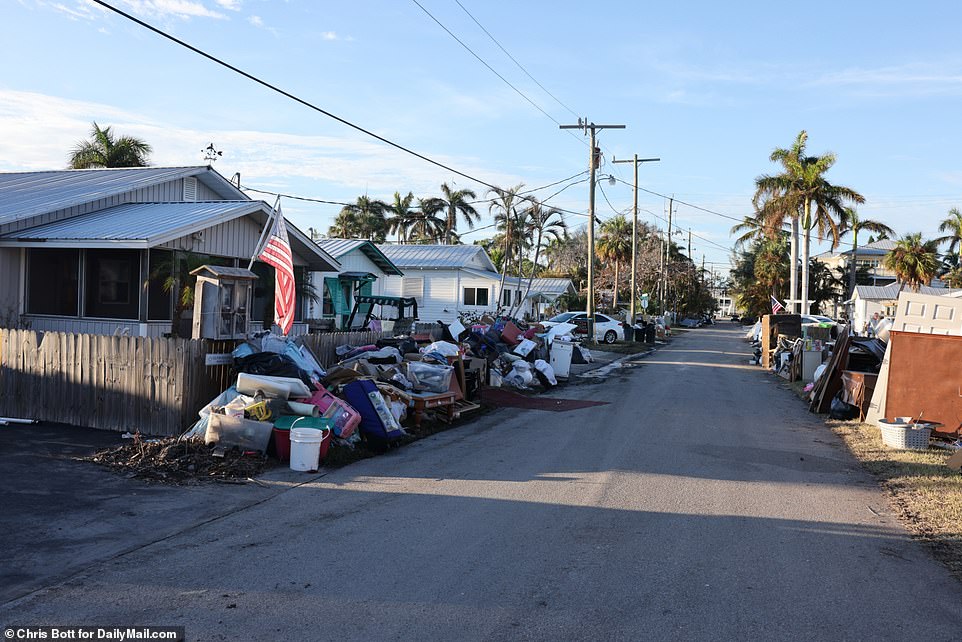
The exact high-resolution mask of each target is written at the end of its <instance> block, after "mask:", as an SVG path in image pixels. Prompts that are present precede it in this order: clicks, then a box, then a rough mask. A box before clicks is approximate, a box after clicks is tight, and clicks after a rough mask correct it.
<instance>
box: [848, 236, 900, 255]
mask: <svg viewBox="0 0 962 642" xmlns="http://www.w3.org/2000/svg"><path fill="white" fill-rule="evenodd" d="M894 249H895V241H893V240H891V239H882V240H881V241H873V242H871V243H866V244H865V245H859V246H858V250H857V251H856V254H857V255H858V256H884V255H886V254H888V253H889V252H891V251H892V250H894ZM851 253H852V248H849V249H847V250H844V251H842V252H839V254H842V255H847V254H851Z"/></svg>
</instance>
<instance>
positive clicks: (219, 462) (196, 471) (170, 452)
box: [89, 435, 267, 484]
mask: <svg viewBox="0 0 962 642" xmlns="http://www.w3.org/2000/svg"><path fill="white" fill-rule="evenodd" d="M89 460H90V461H92V462H94V463H97V464H100V465H101V466H106V467H108V468H111V469H113V470H115V471H118V472H126V473H128V476H129V477H135V478H138V479H146V480H150V481H159V482H165V483H168V484H185V483H192V482H197V481H204V480H209V481H219V480H236V479H250V478H253V477H255V476H256V475H258V474H260V473H261V472H262V471H263V470H264V468H265V467H266V466H267V457H265V456H264V455H262V454H260V453H243V452H240V451H238V450H237V449H232V450H228V451H226V452H224V453H223V457H220V456H215V455H214V446H213V445H211V446H208V445H207V444H204V443H203V442H202V441H192V440H183V441H180V440H178V439H177V437H170V438H167V439H151V440H142V439H140V436H139V435H135V436H134V440H133V441H132V442H131V443H129V444H124V445H122V446H114V447H112V448H105V449H103V450H99V451H97V452H96V453H95V454H94V455H93V456H91V457H90V458H89Z"/></svg>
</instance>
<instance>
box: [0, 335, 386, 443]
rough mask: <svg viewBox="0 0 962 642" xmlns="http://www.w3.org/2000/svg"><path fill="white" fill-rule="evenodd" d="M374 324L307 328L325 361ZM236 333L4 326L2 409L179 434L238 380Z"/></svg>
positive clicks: (362, 338) (0, 343)
mask: <svg viewBox="0 0 962 642" xmlns="http://www.w3.org/2000/svg"><path fill="white" fill-rule="evenodd" d="M380 336H381V335H380V334H379V333H374V332H336V333H329V334H319V335H307V336H305V337H303V340H304V342H305V343H306V344H307V345H308V346H309V347H310V348H311V349H312V350H313V351H314V353H315V354H316V355H317V356H318V359H319V360H320V361H321V363H322V365H329V364H333V363H335V362H336V361H337V357H336V356H335V349H336V348H337V347H338V346H339V345H343V344H345V343H346V344H350V345H355V346H356V345H364V344H368V343H373V342H374V341H376V340H377V339H378V338H380ZM237 343H238V342H237V341H206V340H200V339H174V338H150V337H120V336H107V335H94V334H67V333H62V332H37V331H33V330H12V329H3V328H0V417H19V418H24V419H39V420H41V421H51V422H58V423H65V424H71V425H76V426H87V427H91V428H100V429H104V430H116V431H121V432H124V431H130V432H138V431H139V432H140V433H142V434H147V435H159V436H172V435H179V434H180V433H181V432H183V431H184V430H185V429H187V428H188V427H189V426H190V425H192V424H193V423H194V422H195V421H196V420H197V411H198V410H200V409H201V408H203V407H204V406H205V405H206V404H207V403H208V402H209V401H210V400H211V399H213V398H214V397H215V396H217V395H218V394H219V393H220V392H221V391H223V390H224V389H225V388H227V387H228V386H230V385H231V384H232V383H233V378H234V373H233V371H232V368H231V366H230V365H228V364H221V365H211V366H208V365H207V355H209V354H225V353H230V352H231V351H232V350H233V349H234V347H235V346H236V345H237Z"/></svg>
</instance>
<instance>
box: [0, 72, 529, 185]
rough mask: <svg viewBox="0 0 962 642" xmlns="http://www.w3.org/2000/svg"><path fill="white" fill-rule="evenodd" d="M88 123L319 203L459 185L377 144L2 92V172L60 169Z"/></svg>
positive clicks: (478, 171)
mask: <svg viewBox="0 0 962 642" xmlns="http://www.w3.org/2000/svg"><path fill="white" fill-rule="evenodd" d="M94 120H96V121H97V123H98V124H100V125H101V126H108V125H109V126H111V127H113V128H114V131H116V132H118V133H120V134H123V135H131V136H136V137H138V138H142V139H143V140H145V141H147V142H148V143H150V144H151V146H152V147H153V148H154V152H153V154H152V157H151V162H152V164H154V165H156V166H183V165H192V164H197V165H200V164H202V163H203V160H202V159H203V154H202V152H201V150H202V149H203V148H204V147H205V146H206V145H207V144H208V143H210V142H213V143H214V144H215V146H216V147H217V148H218V149H219V150H221V151H223V152H224V156H223V158H222V159H220V160H219V161H218V162H217V165H216V167H217V170H218V171H220V172H221V173H223V174H225V175H228V176H229V175H231V174H233V173H234V172H240V173H241V176H242V177H243V180H244V184H246V185H250V186H252V187H263V186H264V185H266V184H272V185H276V186H284V187H285V190H287V191H289V190H290V186H291V185H294V184H303V183H304V181H305V180H307V181H309V182H310V183H311V184H313V183H315V182H316V183H317V184H318V185H320V186H321V187H317V188H312V193H310V194H307V195H308V196H314V197H318V198H325V197H330V196H331V195H332V194H329V193H325V191H326V190H328V189H329V190H330V192H331V193H333V194H334V195H335V196H336V194H338V193H343V192H344V190H349V191H350V192H351V193H355V192H356V193H363V192H364V191H369V192H370V193H371V194H372V195H377V196H378V197H381V196H384V197H386V196H388V195H390V194H392V193H393V192H394V191H395V190H397V189H402V188H403V189H405V190H407V189H411V190H413V191H414V192H415V193H425V192H431V191H433V190H437V186H438V185H439V184H440V183H442V182H444V181H451V180H457V181H459V182H460V181H462V180H463V179H461V178H455V177H454V176H452V175H451V173H450V172H447V171H445V170H442V169H440V168H437V167H435V166H432V165H430V164H428V163H425V162H423V161H421V160H418V159H415V158H412V157H411V156H409V155H407V154H404V153H403V152H400V151H398V150H395V149H392V148H390V147H387V146H385V145H383V144H381V143H378V142H375V141H369V140H357V139H354V138H339V137H336V136H310V135H307V136H305V135H298V134H283V133H277V132H271V131H251V130H217V129H195V128H190V127H177V126H176V125H175V124H173V123H169V122H162V121H158V120H154V119H152V118H149V117H144V116H141V115H138V114H134V113H131V112H128V111H125V110H122V109H117V108H115V107H111V106H109V105H105V104H100V103H94V102H87V101H79V100H71V99H67V98H60V97H56V96H48V95H45V94H38V93H32V92H23V91H15V90H5V89H2V88H0V140H3V141H4V144H3V146H0V171H24V170H47V169H57V168H61V167H66V165H67V157H68V155H69V152H70V150H71V149H72V148H73V147H74V146H75V145H76V144H77V142H79V141H81V140H83V139H84V138H85V137H86V136H87V135H88V133H89V131H90V127H91V122H93V121H94ZM424 151H425V152H426V154H427V155H429V156H431V157H433V158H435V159H436V160H438V161H439V162H441V163H444V164H446V165H448V166H450V167H456V168H458V169H460V170H462V171H465V172H466V173H468V174H471V175H474V176H478V177H480V178H484V179H486V180H489V181H493V182H494V183H495V184H503V185H514V184H516V183H518V182H520V180H521V179H520V178H519V177H518V176H513V175H508V174H504V173H502V172H500V171H499V170H492V169H490V168H487V167H484V166H483V165H482V164H481V163H480V162H479V161H478V159H476V158H470V157H450V156H443V155H440V154H434V153H432V152H431V151H430V150H424ZM482 189H483V188H482ZM285 190H280V189H278V191H285ZM301 191H303V188H302V190H301ZM334 200H337V199H336V198H335V199H334Z"/></svg>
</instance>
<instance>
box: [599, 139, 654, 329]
mask: <svg viewBox="0 0 962 642" xmlns="http://www.w3.org/2000/svg"><path fill="white" fill-rule="evenodd" d="M660 160H661V159H660V158H638V154H635V157H634V158H633V159H632V160H618V159H616V158H614V157H612V159H611V162H612V163H632V164H633V165H634V166H635V194H634V203H635V204H634V207H633V208H632V218H631V306H630V307H629V312H628V314H629V315H630V316H629V317H628V319H629V321H628V323H629V324H630V325H632V326H633V325H635V301H636V299H637V297H638V295H637V292H636V289H637V288H636V285H635V281H636V279H637V276H638V164H639V163H654V162H655V161H660ZM615 287H617V284H616V285H615Z"/></svg>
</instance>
